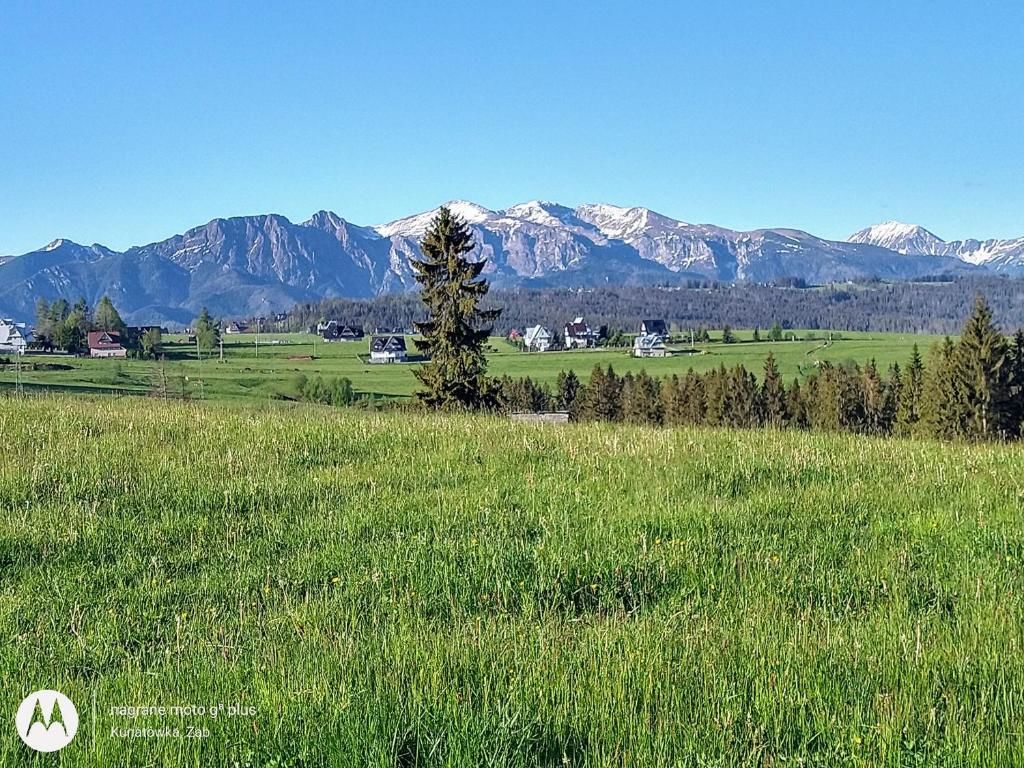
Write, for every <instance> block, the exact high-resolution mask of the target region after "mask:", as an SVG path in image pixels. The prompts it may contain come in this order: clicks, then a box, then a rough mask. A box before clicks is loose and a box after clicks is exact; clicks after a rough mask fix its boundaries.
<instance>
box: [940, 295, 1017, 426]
mask: <svg viewBox="0 0 1024 768" xmlns="http://www.w3.org/2000/svg"><path fill="white" fill-rule="evenodd" d="M1010 366H1011V360H1010V350H1009V347H1008V345H1007V343H1006V337H1004V336H1003V334H1002V333H1000V332H999V330H998V329H997V328H996V326H995V324H994V323H993V321H992V310H991V309H989V306H988V303H987V302H986V301H985V299H984V298H983V297H981V296H979V297H978V298H977V300H976V301H975V303H974V312H973V313H972V314H971V317H970V318H969V319H968V321H967V325H966V326H965V327H964V330H963V333H962V334H961V335H960V342H959V343H958V344H957V347H956V353H955V354H954V356H953V376H954V382H955V386H956V388H957V389H958V390H959V395H960V399H961V400H962V402H963V404H964V406H965V408H966V421H965V425H964V426H965V433H966V435H967V436H968V437H970V438H976V439H977V438H980V439H987V438H993V437H1006V436H1007V435H1008V434H1009V432H1010V431H1011V429H1014V431H1015V428H1016V425H1015V424H1014V423H1013V404H1012V401H1011V399H1010V386H1011V383H1012V382H1011V370H1010Z"/></svg>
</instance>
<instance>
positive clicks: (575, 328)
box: [565, 317, 597, 349]
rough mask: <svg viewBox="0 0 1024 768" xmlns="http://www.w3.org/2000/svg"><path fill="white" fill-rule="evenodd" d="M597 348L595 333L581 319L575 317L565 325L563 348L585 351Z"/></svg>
mask: <svg viewBox="0 0 1024 768" xmlns="http://www.w3.org/2000/svg"><path fill="white" fill-rule="evenodd" d="M596 346H597V332H596V331H594V330H592V329H591V327H590V326H589V325H587V324H586V323H585V322H583V318H582V317H577V318H576V319H574V320H573V321H572V322H571V323H566V325H565V348H566V349H586V348H587V347H596Z"/></svg>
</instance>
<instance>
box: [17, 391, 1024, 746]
mask: <svg viewBox="0 0 1024 768" xmlns="http://www.w3.org/2000/svg"><path fill="white" fill-rule="evenodd" d="M0 405H2V407H0V437H2V440H3V444H4V446H5V453H6V457H7V460H6V461H5V462H4V463H3V464H2V465H0V638H3V640H4V642H2V643H0V688H2V689H3V690H5V691H7V697H6V698H7V701H8V708H9V709H10V716H11V718H13V710H14V708H15V707H16V706H17V703H18V702H19V701H20V700H21V698H22V696H24V695H26V694H27V693H28V692H30V691H32V690H35V689H38V688H47V687H55V688H58V689H60V690H62V691H64V692H65V693H67V694H68V695H69V696H71V698H72V699H73V700H74V701H75V702H76V703H77V704H78V708H79V711H80V713H81V714H82V727H81V731H80V733H79V735H78V736H77V737H76V739H75V741H74V742H72V744H71V745H69V746H68V747H67V748H66V749H65V750H64V751H63V752H61V753H60V755H59V760H58V761H53V760H51V762H60V763H61V764H63V765H69V766H77V765H85V766H116V765H133V766H135V765H143V766H145V765H153V766H156V765H195V766H213V765H240V766H256V765H259V766H264V765H293V766H300V765H301V766H320V765H338V766H349V765H352V766H356V765H360V766H361V765H379V766H394V765H399V766H406V765H431V766H433V765H444V766H480V765H495V766H498V765H500V766H505V765H513V766H545V765H551V766H554V765H589V766H604V765H684V766H685V765H694V766H697V765H712V766H733V765H737V766H738V765H744V766H746V765H751V766H754V765H757V766H762V765H789V764H794V765H820V766H832V765H893V766H904V765H1012V764H1018V763H1019V760H1020V756H1021V755H1022V754H1024V732H1022V729H1024V727H1022V725H1021V723H1022V722H1024V653H1022V651H1024V649H1022V636H1024V605H1022V594H1024V591H1022V587H1024V517H1022V512H1024V450H1022V448H1021V447H1020V446H949V445H939V444H931V443H925V442H909V441H901V440H871V439H866V438H857V437H849V436H835V435H805V434H781V433H777V432H771V431H760V432H728V431H711V430H653V429H642V428H636V429H630V428H623V427H609V426H605V425H571V426H568V427H565V428H551V427H544V426H531V425H521V424H515V425H513V424H510V423H507V422H504V421H501V420H498V419H487V418H454V417H446V418H434V417H430V416H423V415H408V414H401V415H399V414H384V415H379V414H378V415H374V414H361V413H357V412H350V411H335V410H330V409H324V408H318V407H313V406H304V407H291V408H284V407H282V408H275V409H270V410H257V409H256V408H255V407H253V408H248V407H226V406H213V405H206V406H204V405H202V404H181V403H161V402H153V401H142V400H132V399H125V400H120V399H90V400H85V401H83V400H81V399H70V398H69V399H63V398H43V399H37V400H7V401H0ZM217 703H222V704H231V703H240V704H244V705H246V706H252V707H255V709H256V714H255V715H254V716H246V717H233V718H225V717H221V718H218V719H216V720H211V719H209V718H194V719H192V720H190V719H188V718H185V719H182V718H170V717H163V718H160V717H152V718H139V719H138V720H128V719H126V718H123V717H119V716H116V715H114V714H112V713H111V712H110V707H112V706H118V705H142V704H150V705H159V704H164V705H190V704H195V705H199V704H202V705H207V706H209V705H211V704H217ZM190 722H194V724H195V725H198V726H200V727H205V728H207V729H208V730H209V732H210V736H209V737H208V738H199V739H185V738H181V739H175V738H151V739H130V738H120V737H114V736H112V735H111V733H110V732H111V728H112V727H119V728H120V727H128V726H133V725H135V726H147V727H156V726H159V725H177V726H180V727H184V726H186V725H187V724H188V723H190ZM9 736H10V738H5V739H3V740H0V764H2V765H28V764H32V763H33V757H32V754H31V753H30V752H29V751H28V750H27V748H25V747H24V746H23V745H22V744H21V743H20V741H18V740H17V739H16V738H15V737H14V734H13V731H10V732H9ZM39 762H40V763H42V761H39Z"/></svg>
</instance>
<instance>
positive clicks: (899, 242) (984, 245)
mask: <svg viewBox="0 0 1024 768" xmlns="http://www.w3.org/2000/svg"><path fill="white" fill-rule="evenodd" d="M849 242H851V243H867V244H870V245H878V246H881V247H883V248H888V249H890V250H892V251H896V252H897V253H902V254H906V255H911V256H945V257H950V258H955V259H959V260H960V261H963V262H965V263H967V264H977V265H981V266H984V267H987V268H989V269H991V270H993V271H995V272H1008V273H1011V274H1016V275H1024V237H1018V238H1015V239H1010V240H995V239H992V240H953V241H950V242H946V241H945V240H943V239H941V238H940V237H938V236H936V235H934V234H932V233H931V232H929V231H928V230H927V229H925V228H924V227H921V226H918V225H916V224H904V223H902V222H899V221H887V222H885V223H884V224H876V225H875V226H873V227H868V228H867V229H862V230H860V231H859V232H855V233H854V234H852V235H850V237H849Z"/></svg>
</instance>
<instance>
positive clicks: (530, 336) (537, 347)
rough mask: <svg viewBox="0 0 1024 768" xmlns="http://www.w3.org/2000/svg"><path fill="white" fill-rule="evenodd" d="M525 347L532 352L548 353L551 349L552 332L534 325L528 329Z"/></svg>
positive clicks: (524, 340)
mask: <svg viewBox="0 0 1024 768" xmlns="http://www.w3.org/2000/svg"><path fill="white" fill-rule="evenodd" d="M523 346H525V347H526V349H527V350H528V351H530V352H547V351H548V350H549V349H551V331H549V330H548V329H547V328H545V327H544V326H543V325H534V326H531V327H529V328H527V329H526V335H524V336H523Z"/></svg>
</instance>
